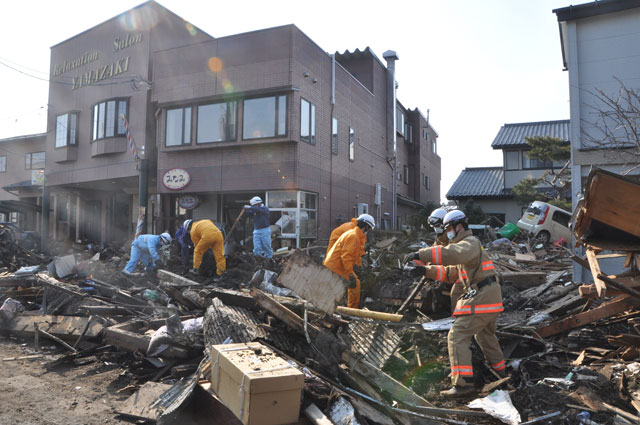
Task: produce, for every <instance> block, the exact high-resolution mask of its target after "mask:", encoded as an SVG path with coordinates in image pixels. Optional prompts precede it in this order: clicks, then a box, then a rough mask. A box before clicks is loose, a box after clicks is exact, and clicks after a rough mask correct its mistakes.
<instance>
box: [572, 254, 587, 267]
mask: <svg viewBox="0 0 640 425" xmlns="http://www.w3.org/2000/svg"><path fill="white" fill-rule="evenodd" d="M571 259H572V260H573V261H575V262H576V263H578V264H580V265H581V266H582V267H584V268H585V269H587V270H591V267H590V266H589V262H588V261H587V260H585V259H584V258H582V257H578V256H577V255H575V254H573V255H572V256H571Z"/></svg>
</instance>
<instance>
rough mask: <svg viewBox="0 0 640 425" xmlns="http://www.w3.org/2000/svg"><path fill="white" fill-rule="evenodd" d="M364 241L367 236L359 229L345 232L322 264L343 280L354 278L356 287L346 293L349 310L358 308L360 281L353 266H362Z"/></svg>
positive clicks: (355, 228)
mask: <svg viewBox="0 0 640 425" xmlns="http://www.w3.org/2000/svg"><path fill="white" fill-rule="evenodd" d="M366 241H367V236H366V235H365V234H364V232H363V231H362V229H360V228H359V227H357V226H356V227H354V228H353V229H351V230H348V231H346V232H345V233H343V234H342V236H340V237H339V238H338V240H337V241H336V243H335V244H334V245H333V246H332V247H331V249H330V250H329V253H328V254H327V257H326V258H325V259H324V263H323V264H324V266H325V267H326V268H328V269H329V270H331V271H332V272H334V273H337V274H339V275H340V276H342V277H343V278H345V279H349V276H351V275H352V274H353V275H354V276H355V277H356V287H355V288H349V290H348V291H347V294H348V295H347V307H350V308H360V279H358V276H356V274H355V273H354V272H353V266H354V265H356V264H358V263H359V264H362V256H363V255H364V244H365V242H366Z"/></svg>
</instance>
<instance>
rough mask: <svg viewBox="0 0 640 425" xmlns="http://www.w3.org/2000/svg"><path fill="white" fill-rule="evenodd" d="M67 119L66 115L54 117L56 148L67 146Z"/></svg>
mask: <svg viewBox="0 0 640 425" xmlns="http://www.w3.org/2000/svg"><path fill="white" fill-rule="evenodd" d="M68 117H69V115H67V114H64V115H58V116H57V117H56V148H60V147H62V146H66V145H67V129H68V124H67V121H68Z"/></svg>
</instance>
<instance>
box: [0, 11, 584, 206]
mask: <svg viewBox="0 0 640 425" xmlns="http://www.w3.org/2000/svg"><path fill="white" fill-rule="evenodd" d="M139 3H140V2H137V1H126V0H110V1H107V2H88V1H86V0H46V1H43V0H31V1H28V0H22V1H10V2H4V3H3V5H2V9H3V10H2V12H3V13H2V17H0V40H1V42H0V138H4V137H12V136H19V135H25V134H32V133H39V132H45V131H46V107H47V101H48V83H47V81H46V80H47V79H48V78H49V76H48V70H49V56H50V47H51V46H53V45H55V44H57V43H59V42H61V41H64V40H66V39H67V38H70V37H73V36H74V35H76V34H78V33H80V32H82V31H85V30H87V29H90V28H91V27H93V26H95V25H97V24H99V23H101V22H103V21H105V20H107V19H110V18H112V17H114V16H116V15H118V14H119V13H121V12H123V11H125V10H127V9H129V8H131V7H134V6H136V5H138V4H139ZM159 3H160V4H162V5H163V6H165V7H167V8H168V9H170V10H172V11H173V12H175V13H176V14H178V15H179V16H181V17H182V18H184V19H185V20H187V21H190V22H191V23H192V24H194V25H196V26H197V27H199V28H201V29H202V30H204V31H206V32H207V33H209V34H210V35H212V36H214V37H220V36H225V35H231V34H237V33H242V32H246V31H252V30H257V29H261V28H268V27H273V26H278V25H284V24H291V23H293V24H295V25H296V26H298V27H299V28H300V29H301V30H302V31H303V32H305V33H306V34H307V35H308V36H309V37H311V39H312V40H314V41H315V42H316V43H317V44H318V45H319V46H320V47H321V48H323V49H324V50H326V51H327V52H329V53H333V52H335V51H340V52H344V51H345V50H354V49H356V48H360V49H364V48H365V47H367V46H369V47H371V49H372V50H373V51H374V52H375V53H376V54H377V55H378V57H379V58H380V59H381V60H382V61H383V62H384V60H383V59H382V53H383V52H384V51H386V50H395V51H396V52H397V54H398V56H399V58H400V60H399V61H398V62H397V64H396V78H397V80H398V84H399V89H398V99H399V100H400V102H402V104H403V105H404V106H405V107H407V108H411V109H413V108H415V107H418V108H419V109H420V110H421V111H422V112H423V114H425V115H426V113H427V110H429V111H430V123H431V125H432V126H433V127H434V128H435V129H436V131H437V132H438V135H439V138H438V153H439V154H440V156H441V157H442V183H441V187H440V190H441V194H442V196H441V197H442V198H443V199H444V196H445V194H446V192H447V191H448V190H449V188H450V187H451V185H452V184H453V182H454V181H455V179H456V178H457V176H458V175H459V174H460V172H461V171H462V170H463V169H464V168H465V167H487V166H499V165H502V156H501V151H494V150H493V149H491V142H492V141H493V139H494V137H495V136H496V134H497V133H498V131H499V130H500V127H501V126H502V125H503V124H505V123H517V122H530V121H547V120H558V119H568V118H569V88H568V75H567V73H566V72H565V71H563V70H562V55H561V50H560V41H559V33H558V23H557V19H556V15H555V14H553V13H552V9H556V8H560V7H566V6H568V5H570V4H572V3H573V4H580V3H585V1H582V0H574V1H570V0H458V1H451V0H438V1H436V0H416V1H405V0H399V1H394V2H389V1H381V0H366V1H361V0H341V1H336V0H325V1H321V2H303V1H300V0H293V1H288V0H287V1H280V0H271V1H264V0H235V1H204V0H202V1H200V0H160V1H159ZM3 64H6V65H9V66H11V67H14V68H16V69H18V70H20V71H22V72H24V73H27V74H30V76H27V75H25V74H23V73H20V72H17V71H15V70H13V69H10V68H8V67H7V66H5V65H3Z"/></svg>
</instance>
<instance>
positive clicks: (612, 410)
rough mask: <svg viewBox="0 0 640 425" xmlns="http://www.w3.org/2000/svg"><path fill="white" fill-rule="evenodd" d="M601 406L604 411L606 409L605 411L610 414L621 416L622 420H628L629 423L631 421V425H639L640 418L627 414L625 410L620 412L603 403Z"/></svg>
mask: <svg viewBox="0 0 640 425" xmlns="http://www.w3.org/2000/svg"><path fill="white" fill-rule="evenodd" d="M602 405H603V406H604V407H605V409H607V410H609V411H611V412H614V413H617V414H618V415H620V416H622V417H623V418H625V419H629V420H630V421H633V423H636V424H640V417H638V416H636V415H633V414H631V413H629V412H627V411H626V410H622V409H619V408H617V407H615V406H612V405H610V404H608V403H605V402H604V401H603V402H602Z"/></svg>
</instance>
